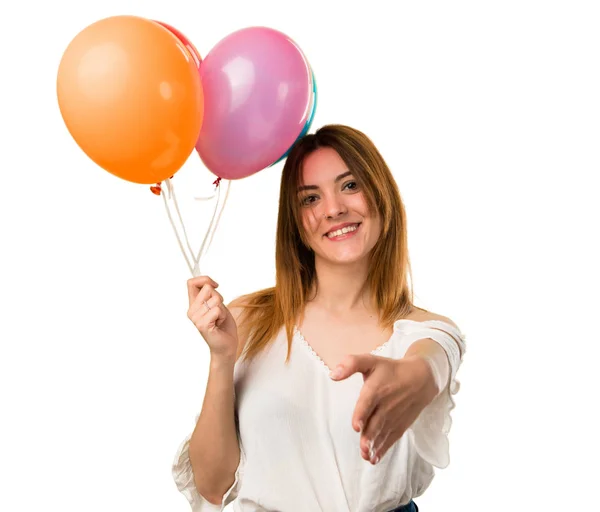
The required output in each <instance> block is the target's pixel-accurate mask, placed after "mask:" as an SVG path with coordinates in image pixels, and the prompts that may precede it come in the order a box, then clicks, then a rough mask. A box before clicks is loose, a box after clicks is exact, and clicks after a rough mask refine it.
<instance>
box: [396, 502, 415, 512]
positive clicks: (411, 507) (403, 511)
mask: <svg viewBox="0 0 600 512" xmlns="http://www.w3.org/2000/svg"><path fill="white" fill-rule="evenodd" d="M390 512H419V507H417V504H416V503H415V502H414V501H412V500H411V501H410V502H409V503H407V504H406V505H402V506H401V507H398V508H395V509H394V510H390Z"/></svg>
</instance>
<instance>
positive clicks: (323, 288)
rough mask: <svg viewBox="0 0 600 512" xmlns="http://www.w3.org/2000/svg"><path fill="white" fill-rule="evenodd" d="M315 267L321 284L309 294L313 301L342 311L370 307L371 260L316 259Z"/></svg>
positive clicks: (337, 311)
mask: <svg viewBox="0 0 600 512" xmlns="http://www.w3.org/2000/svg"><path fill="white" fill-rule="evenodd" d="M315 270H316V275H317V281H318V286H316V287H315V290H316V294H315V293H314V291H313V294H311V296H310V298H311V300H310V302H311V303H313V305H318V306H319V307H322V308H324V309H327V310H329V311H331V312H333V313H340V314H343V313H350V312H352V311H356V310H365V309H371V306H370V304H371V298H370V296H369V289H368V283H367V276H368V271H369V267H368V262H366V261H361V262H356V263H352V264H348V265H340V264H332V263H330V262H327V261H322V260H319V259H317V260H316V261H315Z"/></svg>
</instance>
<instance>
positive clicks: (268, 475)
mask: <svg viewBox="0 0 600 512" xmlns="http://www.w3.org/2000/svg"><path fill="white" fill-rule="evenodd" d="M409 275H410V262H409V257H408V251H407V234H406V216H405V211H404V205H403V203H402V200H401V198H400V194H399V191H398V187H397V185H396V182H395V181H394V178H393V176H392V174H391V172H390V170H389V169H388V167H387V165H386V164H385V162H384V160H383V158H382V157H381V155H380V153H379V152H378V150H377V149H376V147H375V146H374V145H373V143H372V142H371V141H370V140H369V139H368V138H367V137H366V136H365V135H364V134H363V133H361V132H359V131H358V130H355V129H352V128H349V127H346V126H341V125H328V126H324V127H323V128H321V129H320V130H318V131H317V132H316V133H315V134H311V135H306V136H305V137H303V138H302V139H301V140H299V141H298V142H297V143H296V144H295V145H294V147H293V148H292V151H291V152H290V154H289V155H288V157H287V160H286V163H285V166H284V169H283V175H282V179H281V190H280V203H279V214H278V223H277V241H276V284H275V286H274V287H273V288H268V289H265V290H261V291H258V292H256V293H253V294H250V295H247V296H242V297H240V298H238V299H236V300H235V301H233V302H232V303H231V304H229V305H228V306H225V305H224V303H223V297H222V296H221V295H220V294H219V293H218V291H217V290H216V289H217V287H218V284H217V283H216V282H215V281H213V280H212V279H211V278H209V277H207V276H202V277H197V278H193V279H190V280H189V281H188V294H189V310H188V317H189V318H190V320H191V321H192V322H193V323H194V325H195V326H196V327H197V329H198V330H199V332H200V334H201V335H202V337H203V338H204V340H205V341H206V343H207V344H208V346H209V347H210V354H211V360H210V373H209V377H208V383H207V388H206V393H205V397H204V403H203V406H202V411H201V413H200V414H199V416H198V417H197V418H196V420H197V422H196V427H195V429H194V431H193V433H192V434H191V435H190V436H188V437H187V438H186V439H185V440H184V441H183V443H182V444H181V445H180V447H179V450H178V453H177V456H176V458H175V461H174V464H173V476H174V479H175V482H176V484H177V487H178V489H179V490H180V491H181V492H182V493H183V494H184V495H185V496H186V498H187V499H188V501H189V502H190V505H191V507H192V510H193V512H200V511H205V510H222V509H223V507H225V506H226V505H227V504H229V503H231V502H233V503H234V510H236V511H238V512H242V511H243V512H245V511H257V510H259V511H283V512H293V511H303V512H304V511H310V512H312V511H327V512H388V511H390V510H396V511H402V512H415V511H417V510H418V508H417V506H416V504H415V503H414V502H413V501H412V500H413V498H416V497H418V496H420V495H421V494H422V493H423V492H424V491H425V490H426V489H427V487H428V486H429V484H430V483H431V481H432V479H433V476H434V466H435V467H438V468H444V467H446V466H447V465H448V463H449V460H448V459H449V455H448V452H449V450H448V438H447V434H448V431H449V428H450V411H451V409H452V408H453V406H454V402H453V400H452V394H454V393H456V392H457V391H458V382H457V381H456V380H455V377H456V372H457V370H458V368H459V365H460V363H461V361H462V356H463V353H464V350H465V343H464V336H463V334H462V333H461V332H460V330H459V329H458V327H457V326H456V324H454V322H452V321H451V320H450V319H449V318H446V317H443V316H440V315H437V314H434V313H431V312H428V311H426V310H423V309H420V308H417V307H415V306H414V305H413V296H412V289H411V287H410V286H409V279H408V276H409Z"/></svg>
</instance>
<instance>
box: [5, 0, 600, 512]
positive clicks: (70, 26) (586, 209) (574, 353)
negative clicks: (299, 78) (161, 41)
mask: <svg viewBox="0 0 600 512" xmlns="http://www.w3.org/2000/svg"><path fill="white" fill-rule="evenodd" d="M596 5H597V4H596V3H595V2H580V1H574V0H570V1H563V2H559V1H549V0H546V1H538V2H534V1H526V0H519V1H508V0H505V1H503V2H490V1H453V2H449V1H445V2H415V1H411V2H408V1H407V2H388V1H387V0H386V1H375V0H370V1H368V2H366V1H364V2H347V1H346V2H342V1H326V0H304V1H302V2H288V1H282V0H277V1H266V0H254V1H246V2H243V1H236V2H233V1H226V0H220V1H216V0H215V1H212V2H200V1H196V2H190V1H183V0H169V1H164V2H156V1H148V0H146V1H141V0H140V1H133V0H129V1H127V0H119V1H117V0H103V1H102V2H73V3H72V4H71V1H70V0H69V1H67V0H56V1H53V2H42V1H40V0H38V1H37V2H24V3H21V4H17V3H16V2H13V3H8V2H6V3H4V4H3V6H2V7H1V8H0V14H1V15H0V19H1V20H2V31H1V32H0V38H1V41H0V42H1V44H0V57H1V58H0V66H1V67H0V69H1V77H0V106H1V111H0V120H1V126H2V131H1V133H2V135H1V139H0V140H1V141H2V143H1V144H0V148H1V151H2V160H1V164H0V165H1V170H2V200H1V201H0V214H1V217H0V226H1V230H2V232H1V243H2V250H1V258H2V259H1V265H0V272H1V274H0V294H1V295H0V298H1V306H2V309H1V314H2V319H1V322H0V329H1V331H0V342H1V344H2V346H1V349H2V353H1V356H0V365H1V367H0V389H1V409H0V414H1V416H2V421H1V422H0V473H1V475H0V477H1V479H0V510H3V511H7V512H8V511H10V512H21V511H34V510H35V511H41V510H45V511H46V510H52V511H54V510H57V511H59V510H60V511H61V512H68V511H81V510H85V511H87V512H92V511H107V510H110V511H115V512H116V511H127V512H129V511H166V510H168V511H172V512H175V511H180V512H186V511H187V510H189V506H188V504H187V502H186V500H185V498H184V497H183V496H182V495H180V494H179V493H178V491H177V489H176V488H175V485H174V483H173V481H172V478H171V473H170V471H171V463H172V462H173V457H174V454H175V451H176V449H177V447H178V445H179V443H180V441H181V440H182V439H183V437H184V436H185V435H187V433H188V432H189V431H190V430H191V429H192V428H193V419H194V416H195V414H197V412H198V411H199V409H200V407H201V404H202V398H203V393H204V387H205V381H206V375H207V374H206V372H207V364H208V351H207V348H206V346H205V344H204V342H203V340H202V338H201V337H200V335H199V334H198V333H197V331H196V330H195V328H194V326H193V325H192V324H191V322H190V321H189V320H188V319H187V317H186V311H187V292H186V280H187V279H188V278H189V277H190V274H189V272H188V269H187V266H186V265H185V262H184V259H183V256H182V254H181V252H180V250H179V246H178V245H177V242H176V238H175V236H174V233H173V230H172V228H171V225H170V224H169V222H168V218H167V215H166V212H165V208H164V205H163V202H162V198H160V197H157V196H155V195H153V194H152V193H151V192H150V191H149V189H148V187H147V186H143V185H135V184H132V183H128V182H125V181H123V180H120V179H118V178H116V177H114V176H113V175H111V174H109V173H107V172H105V171H103V170H102V169H100V168H99V167H97V166H96V165H95V164H93V163H92V162H91V161H90V160H89V159H88V158H87V157H86V156H85V155H84V154H83V152H82V151H81V150H80V149H79V147H78V146H77V145H76V143H75V142H74V141H73V139H72V138H71V137H70V135H69V133H68V132H67V130H66V127H65V125H64V123H63V121H62V118H61V116H60V111H59V109H58V104H57V100H56V73H57V68H58V64H59V61H60V58H61V56H62V53H63V51H64V50H65V48H66V46H67V45H68V43H69V42H70V41H71V39H72V38H73V37H74V36H75V35H76V34H77V33H78V32H79V31H80V30H82V29H83V28H85V27H86V26H87V25H89V24H91V23H93V22H94V21H97V20H99V19H101V18H104V17H108V16H112V15H115V14H135V15H139V16H144V17H149V18H153V19H158V20H161V21H165V22H167V23H169V24H171V25H173V26H175V27H177V28H178V29H180V30H181V31H183V32H184V33H185V34H186V35H187V36H188V37H189V38H190V39H191V40H192V42H193V43H194V44H195V45H196V47H197V48H198V49H199V51H200V53H201V54H202V55H203V56H205V55H206V54H207V53H208V51H209V50H210V49H211V48H212V47H213V46H214V45H215V44H216V43H217V42H218V41H219V40H220V39H222V38H223V37H225V36H226V35H228V34H229V33H231V32H233V31H235V30H237V29H240V28H243V27H247V26H252V25H266V26H270V27H272V28H276V29H278V30H281V31H283V32H285V33H287V34H288V35H289V36H291V37H292V38H294V39H295V40H296V42H297V43H298V44H299V45H300V47H301V48H302V49H303V50H304V51H305V53H306V54H307V56H308V58H309V60H310V62H311V65H312V67H313V69H314V72H315V75H316V77H317V83H318V85H319V105H318V111H317V114H316V118H315V122H314V125H313V131H314V129H315V128H317V127H319V126H321V125H323V124H326V123H345V124H349V125H351V126H354V127H356V128H359V129H360V130H362V131H364V132H366V133H367V134H368V135H369V136H370V137H371V138H372V139H373V140H374V141H375V143H376V144H377V146H378V147H379V149H380V150H381V152H382V153H383V155H384V156H385V158H386V159H387V161H388V163H389V165H390V166H391V168H392V170H393V173H394V175H395V177H396V179H397V180H398V183H399V186H400V190H401V194H402V197H403V199H404V201H405V203H406V208H407V213H408V222H409V242H410V251H411V259H412V262H413V268H414V283H415V291H416V294H417V298H418V304H419V305H421V306H423V307H426V308H427V309H430V310H431V311H434V312H436V313H440V314H443V315H446V316H448V317H450V318H452V319H453V320H454V321H455V322H457V323H458V324H459V326H460V327H461V329H462V330H463V331H464V332H465V333H466V334H467V337H468V338H467V342H468V344H469V345H468V352H467V355H466V357H465V360H464V364H463V366H462V368H461V371H460V373H459V380H460V381H461V384H462V388H461V391H460V393H459V394H458V395H457V397H456V398H457V408H456V409H455V411H454V413H453V419H454V423H453V428H452V431H451V438H450V440H451V465H450V466H449V467H448V468H447V469H446V470H443V471H438V473H437V476H436V479H435V480H434V483H433V484H432V486H431V487H430V488H429V490H428V491H427V492H426V494H425V495H423V496H422V497H421V498H420V499H419V500H418V504H419V506H420V508H421V510H422V511H424V512H437V511H440V512H441V511H457V512H458V511H462V510H468V511H485V512H494V511H504V510H531V511H538V510H539V511H541V510H544V511H546V510H548V511H559V510H567V509H568V510H580V511H594V510H600V505H598V501H597V476H598V471H599V470H598V460H599V455H600V450H599V443H598V437H597V435H598V427H599V425H598V422H597V420H595V419H594V418H595V417H596V414H595V413H597V412H598V403H599V402H600V400H598V384H597V378H596V377H595V373H596V371H597V366H598V355H599V349H598V344H599V342H600V335H599V334H598V333H599V332H600V331H599V323H598V320H599V319H600V315H599V314H598V309H599V300H598V294H597V293H598V285H599V284H600V282H599V273H598V261H600V254H599V250H598V246H597V242H598V231H599V230H598V219H600V207H599V205H598V203H599V200H598V188H597V186H598V185H597V184H598V174H599V170H600V151H599V141H600V99H599V98H600V64H599V63H600V31H599V30H598V27H599V26H600V16H599V12H598V9H597V8H596ZM281 168H282V164H281V163H280V164H278V165H277V166H276V167H274V168H271V169H268V170H265V171H262V172H260V173H258V174H256V175H255V176H253V177H250V178H247V179H245V180H242V181H238V182H235V183H233V185H232V188H231V195H230V198H229V202H228V204H227V206H226V209H225V213H224V215H223V218H222V222H221V224H220V226H219V229H218V232H217V234H216V236H215V240H214V243H213V245H212V247H211V249H210V252H209V254H208V256H207V258H205V259H204V260H203V262H202V270H203V272H205V273H208V274H209V275H211V276H212V277H213V278H214V279H216V280H217V281H218V282H219V283H221V288H220V291H221V292H222V293H223V294H224V295H225V298H226V299H227V300H230V299H232V298H234V297H235V296H237V295H239V294H242V293H246V292H249V291H253V290H256V289H258V288H261V287H266V286H269V285H271V284H273V279H274V234H275V221H276V211H277V200H278V191H279V178H280V174H281ZM213 179H214V177H213V176H212V175H211V174H210V173H209V172H208V171H207V170H206V169H204V168H203V167H202V165H201V163H200V160H199V158H198V157H197V155H195V154H192V155H191V157H190V159H189V160H188V162H187V163H186V165H185V166H184V168H183V169H182V170H181V171H180V172H179V174H178V175H177V176H176V179H174V180H173V182H174V184H175V185H176V187H178V188H177V191H178V199H179V200H180V204H181V206H182V208H183V210H184V214H187V219H188V220H187V224H186V226H188V229H190V230H193V232H194V234H193V236H192V241H193V243H194V244H195V247H197V246H198V241H199V240H200V238H201V236H202V233H203V231H204V230H205V229H206V223H207V219H208V216H209V214H210V211H211V210H210V205H207V204H201V203H198V202H196V203H194V200H193V196H194V195H202V194H207V193H210V192H211V190H212V185H211V182H212V180H213ZM348 428H350V425H348ZM284 512H287V511H284Z"/></svg>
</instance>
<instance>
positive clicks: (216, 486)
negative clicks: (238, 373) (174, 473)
mask: <svg viewBox="0 0 600 512" xmlns="http://www.w3.org/2000/svg"><path fill="white" fill-rule="evenodd" d="M234 366H235V356H232V357H221V358H212V359H211V363H210V372H209V375H208V382H207V386H206V393H205V395H204V403H203V405H202V411H201V413H200V417H199V418H198V422H197V423H196V427H195V429H194V432H193V434H192V437H191V439H190V446H189V454H190V462H191V464H192V469H193V472H194V481H195V483H196V488H197V489H198V492H199V493H200V494H201V495H202V496H203V497H204V498H205V499H207V500H208V501H210V502H211V503H221V501H222V498H223V495H224V494H225V493H226V492H227V490H228V489H229V488H230V487H231V486H232V485H233V482H234V480H235V472H236V469H237V467H238V465H239V461H240V449H239V443H238V439H237V433H236V428H235V404H234V387H233V386H234V384H233V369H234Z"/></svg>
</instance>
